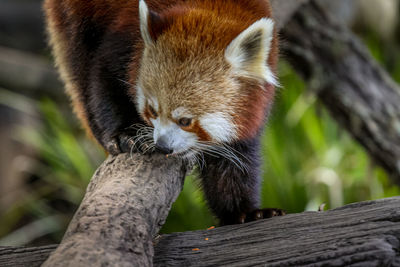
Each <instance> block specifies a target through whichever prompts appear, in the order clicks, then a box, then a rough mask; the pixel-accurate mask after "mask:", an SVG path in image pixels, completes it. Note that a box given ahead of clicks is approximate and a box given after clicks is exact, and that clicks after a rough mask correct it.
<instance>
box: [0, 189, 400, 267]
mask: <svg viewBox="0 0 400 267" xmlns="http://www.w3.org/2000/svg"><path fill="white" fill-rule="evenodd" d="M114 231H116V232H120V227H118V228H116V229H114ZM103 241H104V240H103ZM124 245H125V246H130V245H131V244H130V242H126V243H124ZM54 248H55V246H46V247H39V248H0V266H4V267H8V266H21V267H25V266H26V267H35V266H39V265H40V263H41V262H42V261H44V260H45V259H46V257H47V255H48V254H49V253H50V251H51V250H52V249H54ZM94 248H99V250H100V248H102V243H99V244H97V245H96V246H95V247H94ZM124 248H126V247H124ZM124 248H121V250H122V252H123V253H122V254H124V253H127V251H126V250H125V249H124ZM90 249H91V250H93V248H90ZM82 253H84V252H82ZM121 256H123V255H121ZM125 257H126V256H125ZM125 259H127V258H125ZM67 262H68V261H66V262H65V263H64V266H66V265H65V264H66V263H67ZM118 263H119V262H118V261H117V260H116V261H114V262H112V264H111V265H110V266H123V265H119V264H118ZM154 265H155V266H360V267H361V266H363V267H364V266H376V267H380V266H400V197H396V198H389V199H383V200H377V201H370V202H361V203H355V204H351V205H347V206H344V207H342V208H339V209H335V210H330V211H326V212H305V213H300V214H289V215H286V216H283V217H275V218H272V219H266V220H260V221H256V222H253V223H247V224H243V225H233V226H224V227H217V228H215V229H212V230H201V231H193V232H184V233H175V234H170V235H164V236H162V237H160V238H158V240H157V244H156V246H155V258H154ZM70 266H74V265H72V264H71V265H70ZM87 266H99V265H96V264H91V265H87ZM127 266H137V265H136V264H134V263H133V261H132V262H131V263H130V265H127Z"/></svg>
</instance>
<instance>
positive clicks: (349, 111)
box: [283, 0, 400, 184]
mask: <svg viewBox="0 0 400 267" xmlns="http://www.w3.org/2000/svg"><path fill="white" fill-rule="evenodd" d="M322 4H324V1H315V0H313V1H310V2H309V3H308V4H306V5H304V6H303V7H302V8H301V9H299V10H298V12H297V13H296V15H295V16H294V17H293V19H292V20H291V21H290V22H289V23H288V24H287V25H286V27H285V28H284V30H283V38H284V39H285V42H284V46H283V50H284V51H283V54H284V55H286V58H287V59H288V60H289V61H290V62H291V63H292V64H293V66H294V67H295V69H296V71H297V72H298V73H300V74H301V75H302V76H303V77H304V78H305V80H306V81H307V85H308V87H309V89H311V90H313V92H314V93H315V94H317V96H318V98H319V100H320V101H321V102H322V103H323V104H325V106H326V108H327V109H328V110H329V111H330V112H331V114H332V116H333V117H334V118H335V119H336V120H337V121H339V123H341V125H342V126H343V127H345V128H346V129H347V130H348V131H349V132H350V133H351V134H352V135H353V136H354V138H355V139H357V140H358V141H359V142H360V143H361V144H362V145H363V146H364V147H365V149H366V150H367V151H368V153H369V154H370V155H371V156H372V157H373V158H374V159H375V160H376V162H378V163H379V164H380V165H381V166H383V167H384V168H385V169H386V171H387V172H388V173H389V174H390V175H391V177H393V180H394V181H395V182H397V183H398V184H400V88H399V86H398V85H397V84H396V83H395V82H393V80H392V79H391V78H390V77H389V75H388V74H387V73H386V72H385V71H384V70H383V69H382V68H381V67H380V66H379V65H378V64H377V63H376V62H375V61H374V60H373V58H372V57H371V55H370V54H369V52H368V51H367V49H366V47H365V46H364V45H363V44H362V43H361V42H360V41H359V40H358V39H357V38H356V37H355V36H354V35H353V34H351V33H350V32H349V30H347V28H345V27H343V26H342V25H340V24H339V23H338V22H336V21H334V20H333V18H332V17H330V16H329V15H328V14H327V13H325V12H324V10H323V9H322V8H321V6H320V5H322Z"/></svg>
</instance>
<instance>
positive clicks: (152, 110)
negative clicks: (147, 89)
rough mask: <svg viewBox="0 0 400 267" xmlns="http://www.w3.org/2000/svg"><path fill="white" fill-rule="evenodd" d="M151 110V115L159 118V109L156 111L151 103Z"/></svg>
mask: <svg viewBox="0 0 400 267" xmlns="http://www.w3.org/2000/svg"><path fill="white" fill-rule="evenodd" d="M149 111H150V115H151V116H153V117H154V118H157V116H158V114H157V111H155V109H154V108H153V107H152V106H150V105H149Z"/></svg>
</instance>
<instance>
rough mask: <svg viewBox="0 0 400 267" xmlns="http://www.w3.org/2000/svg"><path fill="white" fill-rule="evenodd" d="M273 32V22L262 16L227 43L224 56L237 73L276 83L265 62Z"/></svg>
mask: <svg viewBox="0 0 400 267" xmlns="http://www.w3.org/2000/svg"><path fill="white" fill-rule="evenodd" d="M273 34H274V22H273V21H272V20H271V19H269V18H262V19H260V20H257V21H256V22H254V23H253V24H252V25H250V26H249V27H248V28H247V29H246V30H244V31H243V32H241V33H240V34H239V35H238V36H237V37H236V38H235V39H233V41H232V42H231V43H230V44H229V45H228V47H227V48H226V50H225V58H226V60H227V61H228V62H229V63H230V64H231V65H232V67H233V68H234V70H235V72H237V73H238V74H239V75H242V76H247V77H251V78H256V79H262V80H265V81H266V82H268V83H270V84H273V85H278V82H277V80H276V78H275V76H274V74H273V73H272V71H271V69H270V68H269V66H268V64H267V59H268V55H269V52H270V49H271V41H272V38H273Z"/></svg>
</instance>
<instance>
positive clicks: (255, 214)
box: [239, 208, 286, 223]
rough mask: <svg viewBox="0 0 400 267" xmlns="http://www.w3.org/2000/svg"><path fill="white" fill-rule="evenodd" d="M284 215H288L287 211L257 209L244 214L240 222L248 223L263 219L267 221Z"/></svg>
mask: <svg viewBox="0 0 400 267" xmlns="http://www.w3.org/2000/svg"><path fill="white" fill-rule="evenodd" d="M284 215H286V211H284V210H282V209H274V208H265V209H256V210H254V211H252V212H250V213H243V214H242V215H241V216H240V218H239V222H240V223H246V222H252V221H257V220H261V219H267V218H272V217H276V216H284Z"/></svg>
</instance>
